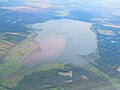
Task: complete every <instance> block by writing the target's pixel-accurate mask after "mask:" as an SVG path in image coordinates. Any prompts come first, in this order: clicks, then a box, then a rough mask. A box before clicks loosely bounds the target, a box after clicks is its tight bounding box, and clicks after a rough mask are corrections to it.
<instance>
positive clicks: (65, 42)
mask: <svg viewBox="0 0 120 90" xmlns="http://www.w3.org/2000/svg"><path fill="white" fill-rule="evenodd" d="M90 27H91V24H90V23H86V22H81V21H76V20H70V19H60V20H50V21H47V22H44V23H36V24H33V25H32V28H33V29H42V30H43V31H42V32H37V33H38V35H37V36H36V38H35V41H37V42H38V43H39V45H40V48H41V51H39V52H38V51H36V52H34V53H32V54H31V55H29V56H28V57H26V58H25V61H24V63H26V64H35V63H41V62H42V63H43V62H51V61H54V62H67V63H74V64H82V63H84V62H85V61H84V60H82V59H80V57H78V55H88V54H90V53H91V52H93V51H94V50H95V49H97V39H96V36H95V34H94V32H92V31H91V29H90Z"/></svg>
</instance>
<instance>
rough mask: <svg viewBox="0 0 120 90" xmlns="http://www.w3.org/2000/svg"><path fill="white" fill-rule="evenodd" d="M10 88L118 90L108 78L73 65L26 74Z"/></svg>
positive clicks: (25, 89)
mask: <svg viewBox="0 0 120 90" xmlns="http://www.w3.org/2000/svg"><path fill="white" fill-rule="evenodd" d="M10 90H116V89H115V87H114V86H112V84H111V83H110V82H109V80H108V79H106V78H104V77H103V76H100V75H98V74H96V73H94V72H92V71H90V70H87V69H85V68H82V67H78V66H73V65H68V64H66V65H64V68H56V69H55V68H53V69H50V70H45V71H39V72H34V73H31V74H29V75H26V76H25V77H24V78H23V79H22V80H21V81H20V82H19V83H18V86H17V87H16V88H12V89H10Z"/></svg>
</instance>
